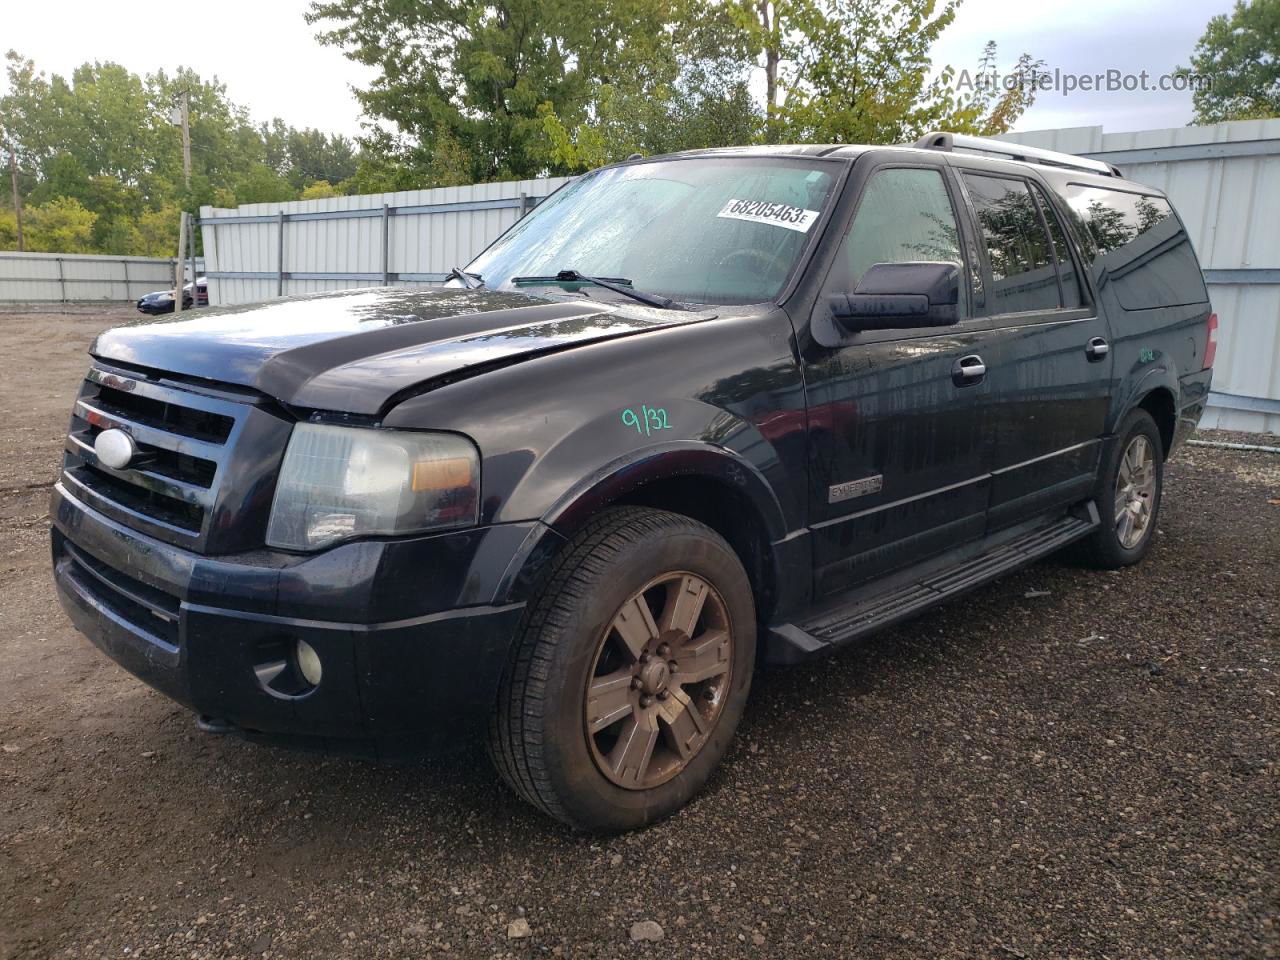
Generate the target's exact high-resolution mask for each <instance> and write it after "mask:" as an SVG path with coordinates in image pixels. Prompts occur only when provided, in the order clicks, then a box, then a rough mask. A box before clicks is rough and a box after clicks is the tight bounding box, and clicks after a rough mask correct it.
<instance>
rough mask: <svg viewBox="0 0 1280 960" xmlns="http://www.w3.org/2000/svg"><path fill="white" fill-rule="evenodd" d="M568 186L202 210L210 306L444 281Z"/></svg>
mask: <svg viewBox="0 0 1280 960" xmlns="http://www.w3.org/2000/svg"><path fill="white" fill-rule="evenodd" d="M567 182H568V179H567V178H562V177H561V178H551V179H545V180H513V181H508V182H504V183H482V184H476V185H474V186H469V187H438V188H435V189H431V190H406V191H400V192H397V193H379V194H365V195H363V196H355V197H331V198H328V199H324V200H295V201H291V202H288V203H251V204H245V205H243V206H240V207H237V208H236V209H235V210H223V209H217V208H214V207H204V208H202V209H201V211H200V229H201V233H202V236H203V238H204V251H205V256H206V257H207V259H208V264H209V267H208V272H207V274H206V275H207V276H208V277H209V299H210V302H212V303H215V304H229V303H254V302H257V301H261V300H266V299H269V298H271V297H275V296H281V295H285V294H295V293H312V292H315V291H320V290H342V289H345V288H347V287H361V286H377V285H381V284H392V283H394V284H398V285H405V286H431V285H438V284H440V283H443V282H444V278H445V274H446V273H447V272H448V271H449V268H450V267H452V266H455V265H456V266H463V265H465V264H466V263H467V262H468V261H469V260H470V259H471V258H472V257H474V256H475V255H476V254H477V253H479V252H480V251H481V250H483V249H484V247H485V246H487V245H488V244H489V243H490V241H492V240H493V239H494V238H495V237H497V236H498V234H500V233H502V231H504V230H505V229H507V227H509V226H511V224H513V223H515V222H516V220H517V219H519V218H520V217H521V216H522V215H523V214H524V213H526V212H527V211H528V210H530V209H532V208H533V206H534V205H536V204H537V203H538V202H539V201H540V200H542V199H543V198H544V197H546V196H547V195H548V194H550V193H552V192H554V191H555V190H557V189H558V188H559V187H560V186H561V185H562V184H564V183H567Z"/></svg>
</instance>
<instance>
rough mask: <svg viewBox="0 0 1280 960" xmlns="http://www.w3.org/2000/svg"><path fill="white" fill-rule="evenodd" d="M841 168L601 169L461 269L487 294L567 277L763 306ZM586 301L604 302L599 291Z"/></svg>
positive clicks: (699, 161)
mask: <svg viewBox="0 0 1280 960" xmlns="http://www.w3.org/2000/svg"><path fill="white" fill-rule="evenodd" d="M838 172H839V167H838V166H836V165H834V164H830V163H822V162H812V161H804V160H787V159H780V158H776V157H756V158H748V157H716V158H710V159H707V158H691V159H687V160H664V161H655V162H652V163H638V164H631V165H628V166H622V167H606V168H604V169H601V170H597V171H594V172H592V173H588V174H585V175H584V176H582V177H579V178H578V179H577V180H575V181H574V182H573V183H571V184H569V185H567V186H566V187H564V188H563V189H562V190H559V191H558V192H557V193H556V194H555V195H554V196H552V197H551V198H550V199H548V200H546V201H545V202H543V203H541V204H539V205H538V207H537V208H536V209H535V210H534V211H533V212H532V213H530V214H529V216H527V217H525V218H524V219H523V220H520V221H519V222H518V223H517V224H516V225H515V226H514V227H512V228H511V229H510V230H509V231H507V232H506V233H505V234H503V235H502V236H501V237H500V238H499V239H498V240H497V241H495V242H494V243H493V245H492V246H490V247H489V248H488V249H487V250H485V251H484V253H482V254H480V256H478V257H476V259H475V260H473V261H472V262H471V264H470V265H469V267H468V269H469V270H470V271H471V272H473V273H478V274H480V275H481V276H482V277H483V278H484V282H485V285H486V286H488V287H490V288H491V289H492V288H497V287H504V288H509V287H510V286H512V280H513V278H515V277H530V276H535V277H540V276H548V275H555V274H557V273H559V272H560V271H561V270H570V269H572V270H577V271H578V272H579V273H584V274H587V275H588V276H591V275H594V276H598V277H619V278H626V279H627V280H630V281H631V283H632V284H633V285H634V286H635V288H636V289H637V290H647V291H650V292H652V293H660V294H663V295H665V296H668V297H674V298H675V299H677V300H689V301H705V302H712V303H752V302H758V301H763V300H770V299H772V298H773V297H774V296H776V295H777V293H778V291H779V290H781V289H782V284H783V282H784V281H785V280H786V278H787V276H788V275H789V274H790V273H791V269H792V267H793V266H794V265H795V263H796V260H797V259H798V258H799V256H800V254H801V252H802V251H803V250H804V248H805V245H806V243H807V242H808V240H809V237H810V236H811V235H812V232H813V230H814V226H815V224H816V223H817V221H818V218H819V216H820V214H821V212H822V210H823V209H824V208H825V207H826V206H827V203H828V201H829V200H830V198H831V193H832V189H833V188H834V186H835V178H836V175H837V173H838ZM526 289H536V288H526ZM589 295H591V296H601V294H600V293H599V288H596V289H594V290H593V291H591V293H590V294H589ZM603 296H605V297H610V296H613V294H603Z"/></svg>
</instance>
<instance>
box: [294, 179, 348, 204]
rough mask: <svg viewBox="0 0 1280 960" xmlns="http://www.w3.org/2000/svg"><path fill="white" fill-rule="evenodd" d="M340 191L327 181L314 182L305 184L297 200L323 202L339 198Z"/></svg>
mask: <svg viewBox="0 0 1280 960" xmlns="http://www.w3.org/2000/svg"><path fill="white" fill-rule="evenodd" d="M340 196H342V191H341V190H339V189H338V188H337V187H335V186H334V185H333V184H331V183H330V182H329V181H328V180H316V181H314V182H312V183H309V184H307V185H306V186H305V187H303V189H302V195H301V196H300V197H298V199H299V200H324V199H327V198H328V197H340Z"/></svg>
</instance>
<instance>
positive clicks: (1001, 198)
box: [964, 174, 1059, 313]
mask: <svg viewBox="0 0 1280 960" xmlns="http://www.w3.org/2000/svg"><path fill="white" fill-rule="evenodd" d="M964 179H965V183H966V184H967V186H968V188H969V195H970V197H971V198H972V200H973V206H974V210H975V212H976V213H977V215H978V226H979V227H980V228H981V230H982V236H983V239H985V240H986V244H987V257H988V259H989V260H990V262H991V290H990V294H989V297H988V307H989V312H991V313H1016V312H1020V311H1023V310H1053V309H1055V308H1056V307H1057V306H1058V302H1059V300H1058V274H1057V271H1056V270H1055V268H1054V263H1053V253H1052V248H1051V247H1050V245H1049V237H1048V234H1046V233H1045V230H1044V224H1043V223H1042V222H1041V220H1040V213H1039V211H1038V210H1037V209H1036V204H1035V201H1034V200H1032V198H1031V194H1030V193H1029V192H1028V190H1027V185H1026V183H1025V182H1024V181H1022V180H1005V179H1002V178H997V177H980V176H973V175H969V174H966V175H965V178H964Z"/></svg>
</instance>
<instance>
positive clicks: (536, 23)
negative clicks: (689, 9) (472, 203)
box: [307, 0, 686, 186]
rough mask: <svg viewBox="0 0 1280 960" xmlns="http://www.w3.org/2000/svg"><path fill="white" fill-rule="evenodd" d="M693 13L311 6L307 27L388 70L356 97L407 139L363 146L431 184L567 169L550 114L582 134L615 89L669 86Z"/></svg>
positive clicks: (448, 1)
mask: <svg viewBox="0 0 1280 960" xmlns="http://www.w3.org/2000/svg"><path fill="white" fill-rule="evenodd" d="M684 9H686V7H685V6H684V0H680V3H678V4H676V5H673V4H671V3H668V2H664V0H497V2H492V0H425V2H421V3H405V2H403V0H313V2H312V4H311V8H310V11H309V13H308V14H307V19H308V21H309V22H311V23H313V24H318V25H320V27H321V32H320V33H319V34H318V37H319V39H320V41H321V42H322V43H325V44H329V45H333V46H338V47H341V48H343V50H344V51H345V52H346V55H347V56H348V57H350V58H351V59H353V60H356V61H358V62H360V63H364V64H367V65H369V66H372V67H375V68H377V69H378V71H379V74H378V77H377V78H376V79H375V80H374V82H373V83H372V85H371V86H370V87H369V88H368V89H367V90H360V91H357V96H358V97H359V99H360V103H361V105H362V106H363V108H364V111H365V113H366V114H367V115H368V116H369V117H370V118H372V119H374V120H378V121H387V122H389V123H391V124H394V125H395V127H396V128H397V131H398V136H395V137H392V138H391V142H390V143H388V142H387V141H386V138H377V139H371V140H366V141H365V142H364V143H362V147H363V148H364V150H365V151H370V150H371V148H372V147H373V146H374V145H375V143H377V142H378V141H379V140H380V141H381V143H382V145H383V146H384V147H386V146H389V147H391V148H392V149H393V153H392V156H393V157H394V165H393V166H395V167H400V166H407V167H408V168H410V169H412V170H413V171H415V173H416V174H417V175H418V177H419V184H420V185H422V186H433V185H437V184H443V183H448V182H451V181H459V180H460V181H461V182H466V183H474V182H483V181H488V180H501V179H512V178H522V177H534V176H541V175H544V174H547V173H563V172H568V170H569V169H570V167H569V166H568V165H567V164H566V163H565V162H564V161H563V160H561V159H557V154H556V152H555V151H554V150H553V145H552V142H551V138H550V137H549V136H548V133H547V118H548V117H549V116H551V117H554V118H556V120H557V121H558V123H559V124H560V126H561V127H562V128H563V129H564V130H566V131H569V132H570V133H569V135H570V137H571V138H572V136H573V134H574V133H575V132H576V131H578V130H579V129H580V127H581V125H582V124H584V123H586V122H588V121H589V120H591V119H593V118H594V115H593V108H594V107H595V106H596V104H597V103H598V102H599V100H600V99H601V97H602V96H604V95H605V90H606V88H609V89H623V90H627V91H631V90H645V89H653V88H655V87H656V86H657V85H659V84H661V83H663V82H664V81H667V82H669V80H670V77H669V72H668V71H667V69H666V67H667V64H668V63H669V61H670V52H669V49H670V47H671V44H672V37H673V36H676V35H677V33H678V31H677V29H676V28H678V27H679V26H680V25H681V21H682V16H683V10H684ZM387 172H389V171H385V170H384V171H383V173H384V174H385V173H387ZM358 176H359V175H358Z"/></svg>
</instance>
